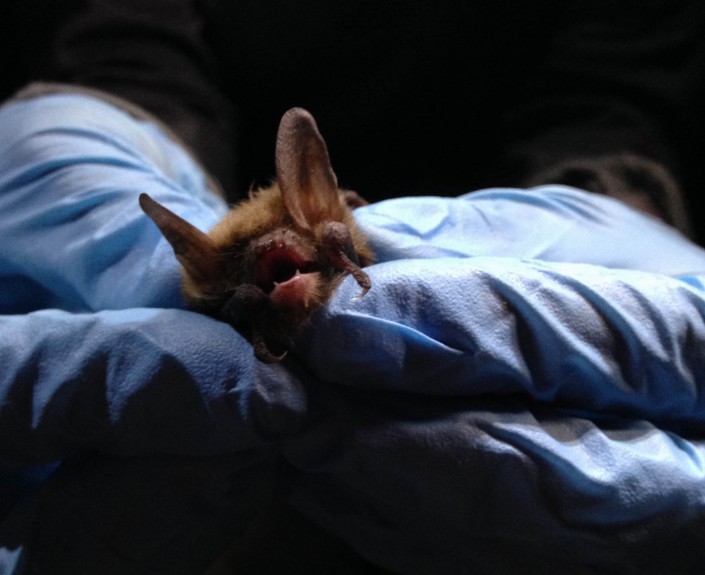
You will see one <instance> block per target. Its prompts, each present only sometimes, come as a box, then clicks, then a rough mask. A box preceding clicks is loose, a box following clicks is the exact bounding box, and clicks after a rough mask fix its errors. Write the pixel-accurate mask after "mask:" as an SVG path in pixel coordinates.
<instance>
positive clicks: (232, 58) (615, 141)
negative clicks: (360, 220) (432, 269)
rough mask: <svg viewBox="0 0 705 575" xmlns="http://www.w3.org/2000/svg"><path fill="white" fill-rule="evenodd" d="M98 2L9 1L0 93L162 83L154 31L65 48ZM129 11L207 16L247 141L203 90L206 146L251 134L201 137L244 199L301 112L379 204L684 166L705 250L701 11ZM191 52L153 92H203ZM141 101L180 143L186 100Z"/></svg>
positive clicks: (310, 5)
mask: <svg viewBox="0 0 705 575" xmlns="http://www.w3.org/2000/svg"><path fill="white" fill-rule="evenodd" d="M85 4H86V3H85V2H82V1H79V0H66V1H61V2H58V1H54V2H49V1H46V0H26V1H24V2H19V1H17V0H12V1H10V2H5V4H4V7H3V9H2V11H3V12H4V13H5V18H4V19H3V20H4V22H3V27H4V34H3V36H2V40H1V42H2V47H3V49H2V51H0V54H2V56H1V60H0V70H2V71H3V74H2V75H1V76H0V96H2V97H3V98H4V97H7V96H9V95H10V94H12V92H13V91H14V90H16V89H17V88H19V87H21V86H22V85H23V84H25V83H27V82H28V81H30V80H36V79H51V80H61V81H79V82H83V83H87V84H91V85H98V86H99V87H102V88H105V89H109V90H111V91H114V92H116V93H120V91H121V90H122V89H123V87H122V86H117V87H115V86H114V85H111V84H110V82H111V81H113V80H111V79H106V77H105V76H101V75H100V73H96V74H93V72H90V70H93V71H97V72H100V70H101V69H102V68H101V67H102V66H104V65H105V64H110V65H114V64H115V63H116V62H118V63H119V64H120V65H125V66H128V65H129V64H130V63H129V62H128V60H130V59H132V60H133V61H134V62H132V63H133V64H134V63H136V67H135V69H137V64H138V65H139V66H141V67H142V68H143V69H144V70H147V71H148V73H150V74H151V73H152V72H153V71H154V70H155V67H154V66H153V64H154V62H155V61H156V60H154V58H156V56H154V54H155V53H156V52H157V51H155V50H153V49H152V48H151V46H150V39H149V38H148V37H147V36H148V33H149V32H150V29H149V26H151V25H152V24H149V25H147V26H145V27H144V30H143V32H144V34H145V38H146V39H145V38H139V37H138V36H137V35H134V34H133V35H132V36H130V37H129V38H127V37H121V36H120V35H119V34H118V33H115V34H114V38H111V39H110V42H106V40H105V38H106V36H105V34H111V33H114V30H115V29H111V28H110V27H109V26H103V28H100V29H99V28H98V27H96V28H95V29H96V30H99V31H98V32H96V34H95V38H89V37H88V36H87V35H85V34H84V35H83V36H81V37H80V38H81V42H83V43H82V44H81V43H74V44H73V45H69V44H67V43H64V44H62V43H61V41H58V40H57V39H58V37H59V36H60V35H61V34H63V33H64V31H65V27H66V23H67V22H70V21H71V19H72V18H73V17H74V15H75V13H76V10H77V9H78V8H82V7H83V6H84V5H85ZM93 4H96V5H99V4H101V3H100V2H93ZM116 4H117V5H120V6H123V7H124V10H125V13H126V14H129V13H130V11H132V13H134V14H139V15H140V17H141V16H145V17H146V18H147V20H149V18H153V22H156V24H154V30H157V29H158V28H159V27H162V26H163V27H164V28H163V29H167V28H166V26H168V25H169V22H170V18H172V19H173V20H174V22H176V18H177V16H176V14H177V13H178V10H177V9H176V7H178V6H186V5H187V4H192V5H194V6H196V5H197V6H199V7H201V8H203V9H204V10H207V11H208V13H209V14H210V19H209V20H208V21H207V22H205V25H204V38H205V39H206V40H207V41H208V48H209V49H212V50H213V52H214V53H215V54H217V56H218V58H216V61H215V67H214V70H215V72H214V74H213V78H214V80H213V81H214V85H218V87H219V89H222V90H223V93H225V94H227V95H228V96H229V97H232V100H233V101H234V102H235V106H234V107H233V109H232V110H230V112H229V113H232V121H233V127H232V128H228V129H229V130H230V131H228V129H225V128H222V126H223V125H224V122H222V121H221V120H220V118H219V117H218V116H217V114H218V113H220V111H218V112H215V111H213V110H214V109H215V108H213V109H211V106H214V105H213V102H212V101H208V100H207V99H206V98H205V97H203V98H202V97H201V95H200V94H196V93H195V91H194V94H191V95H190V97H191V100H190V101H189V102H188V103H187V104H186V105H190V106H191V109H192V110H198V113H201V112H202V117H201V118H200V119H199V121H200V120H203V122H202V123H203V126H205V127H204V128H203V131H204V132H208V133H210V135H212V134H215V132H217V131H219V130H220V131H222V132H223V133H222V134H221V135H223V134H226V135H228V136H229V135H231V134H233V133H235V134H237V139H233V140H232V143H231V142H230V141H228V142H227V143H223V142H225V141H226V140H225V138H223V139H221V140H218V139H212V140H210V139H208V138H203V136H202V135H201V136H198V138H200V140H199V141H198V142H197V143H196V148H197V149H200V150H202V157H203V160H204V162H205V163H206V164H207V165H208V167H209V168H211V169H212V171H214V172H215V173H216V174H217V175H218V176H219V177H220V178H221V180H222V181H223V182H224V183H225V185H226V188H228V190H229V191H230V192H231V194H232V196H233V197H236V196H237V195H238V194H239V195H242V194H243V193H244V192H245V191H246V190H247V189H248V188H249V187H250V186H251V185H253V184H257V183H264V182H266V181H267V179H268V178H270V177H271V176H272V175H273V163H272V157H273V154H272V151H273V142H274V136H275V132H276V126H277V123H278V120H279V118H280V117H281V114H282V113H283V112H284V111H285V110H286V109H287V108H288V107H291V106H294V105H299V106H304V107H307V108H308V109H310V110H311V111H312V112H313V113H314V116H315V117H316V118H317V120H318V123H319V126H320V128H321V131H322V132H323V135H324V137H325V138H326V141H327V142H328V145H329V148H330V151H331V157H332V160H333V166H334V168H335V169H336V173H337V174H338V177H339V180H340V182H341V184H342V185H343V186H346V187H349V188H352V189H355V190H356V191H358V192H360V193H361V194H362V195H363V196H365V197H367V198H368V199H369V200H371V201H375V200H378V199H382V198H384V197H389V196H396V195H416V194H427V193H428V194H441V195H456V194H459V193H463V192H466V191H471V190H474V189H480V188H483V187H488V186H498V185H517V186H521V185H522V184H523V183H524V182H525V181H527V178H529V177H530V176H531V174H532V173H534V172H536V171H538V170H541V169H544V168H545V167H550V166H551V164H552V163H555V162H557V161H561V160H562V159H565V157H570V156H571V155H575V156H580V155H591V154H599V153H607V154H609V153H613V152H620V151H622V150H623V149H629V150H630V151H636V152H638V153H643V154H644V155H645V156H646V157H650V158H655V159H657V160H658V161H662V162H663V163H665V164H666V165H667V166H668V167H669V168H670V169H671V171H672V172H673V173H674V174H675V176H676V177H677V179H678V181H679V182H680V184H681V187H682V189H683V190H684V192H685V196H686V200H687V202H688V204H689V206H690V208H689V209H690V213H691V214H692V219H693V221H694V224H695V229H696V234H697V239H698V241H700V243H703V240H705V226H700V225H698V223H699V222H700V221H703V216H705V208H703V207H702V205H701V204H702V202H701V201H700V196H701V194H702V190H703V184H704V183H705V166H704V165H703V164H704V162H703V153H702V150H703V144H704V143H705V142H704V137H703V134H704V133H705V6H703V4H704V3H702V2H700V1H697V2H695V1H685V2H665V1H657V2H649V3H643V2H636V1H633V0H623V1H621V2H607V1H602V0H594V1H593V2H589V3H586V2H554V1H552V0H539V1H535V2H528V3H527V2H520V1H514V0H510V1H505V2H500V3H496V2H491V3H488V2H460V1H453V0H439V2H437V3H428V2H420V1H407V2H400V1H394V0H392V1H386V2H371V1H370V0H358V1H357V2H344V1H343V2H335V3H332V2H323V1H317V0H308V1H304V2H296V3H282V2H274V1H273V0H272V1H270V0H257V1H255V0H239V1H237V2H220V1H218V0H203V1H201V2H192V3H189V2H187V1H185V0H172V2H171V3H170V2H164V1H159V0H148V1H144V2H140V1H139V0H125V1H123V2H121V3H116ZM160 5H161V8H162V9H163V6H173V7H174V10H172V11H169V10H168V11H166V12H165V13H164V15H163V17H162V16H160V15H158V16H156V17H154V13H150V10H152V9H153V10H154V11H155V13H156V12H157V11H158V9H159V6H160ZM152 6H154V7H155V8H152ZM586 6H587V7H588V8H586ZM576 7H577V8H576ZM162 11H163V10H162ZM172 13H173V14H172ZM272 13H276V14H277V19H276V20H272V18H271V15H272ZM221 24H222V25H221ZM83 25H84V26H86V27H87V28H86V29H90V28H88V24H86V23H85V22H84V23H83ZM179 25H180V24H179ZM612 28H613V29H612ZM390 30H391V32H390ZM615 30H616V33H615ZM159 31H160V33H161V32H163V30H162V29H161V28H159ZM157 36H158V35H157V34H153V38H156V37H157ZM86 38H87V39H86ZM163 38H164V36H163V35H162V36H161V37H159V38H157V40H155V42H156V41H162V40H163ZM100 42H103V44H105V45H108V46H114V51H115V53H116V54H119V55H123V54H129V58H128V57H124V61H123V62H119V61H118V60H119V58H116V57H115V54H110V48H108V49H107V51H105V53H102V52H101V49H103V48H104V46H103V48H101V47H100V46H99V44H100ZM57 46H59V48H60V50H59V51H57ZM67 46H68V47H67ZM129 46H133V52H132V53H130V52H129ZM94 48H95V50H94ZM186 48H187V49H182V50H181V51H180V52H179V53H178V54H176V51H175V52H174V53H175V54H176V55H169V54H167V55H166V56H164V58H165V59H164V60H163V62H166V63H167V64H168V65H167V66H165V69H166V72H165V73H164V76H160V75H159V74H153V77H154V83H155V86H156V85H157V84H160V85H161V86H170V85H174V86H179V87H181V86H182V85H183V86H186V87H187V88H193V86H192V85H191V86H188V85H187V84H188V82H192V84H195V83H196V82H198V81H199V78H198V77H197V76H194V77H193V78H191V79H189V77H188V72H187V71H186V69H187V68H188V66H184V65H182V62H181V61H179V58H182V57H183V58H184V62H186V63H187V64H190V63H192V62H187V61H186V58H191V57H193V60H194V61H195V59H196V58H195V56H193V55H194V54H195V52H196V51H195V50H191V48H192V47H191V46H187V47H186ZM72 50H73V52H72ZM57 55H58V56H60V57H61V58H59V60H60V62H59V63H58V64H57ZM172 56H173V59H171V60H170V58H172ZM160 57H162V56H160ZM101 58H102V60H101ZM140 59H143V60H144V61H143V62H142V61H140V62H137V61H138V60H140ZM150 59H152V60H154V61H152V60H150ZM67 62H68V63H69V64H67ZM158 63H161V62H158ZM87 70H88V72H87ZM126 73H129V71H128V72H126ZM145 85H146V84H145ZM143 88H144V85H143V86H142V88H141V90H142V91H141V92H134V91H130V90H131V88H127V89H124V91H123V93H122V95H124V96H126V97H128V98H131V99H134V100H135V101H137V102H138V103H140V104H142V105H144V106H145V107H147V108H148V109H149V108H151V109H152V111H153V112H155V113H157V114H158V115H160V116H161V117H162V118H164V119H165V120H166V121H168V122H169V123H172V124H173V125H175V126H176V128H177V131H178V129H179V122H180V120H179V114H180V112H181V109H180V108H179V105H180V103H179V102H177V103H176V104H174V105H173V106H172V107H171V108H169V109H166V108H165V106H166V104H165V102H166V101H167V100H168V97H163V95H162V94H160V93H159V92H158V87H157V88H154V87H148V89H149V90H151V92H149V93H148V90H145V89H143ZM169 96H173V94H170V95H169ZM171 105H172V104H171V103H169V106H171ZM642 114H643V117H642V116H641V115H642ZM644 118H645V120H644ZM642 120H644V121H642ZM208 122H211V123H210V124H208ZM191 124H192V125H193V122H192V123H191ZM184 129H186V128H184ZM187 139H189V138H187Z"/></svg>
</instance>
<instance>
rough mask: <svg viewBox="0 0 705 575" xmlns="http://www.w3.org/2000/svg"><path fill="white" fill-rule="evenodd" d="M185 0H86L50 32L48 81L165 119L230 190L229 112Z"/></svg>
mask: <svg viewBox="0 0 705 575" xmlns="http://www.w3.org/2000/svg"><path fill="white" fill-rule="evenodd" d="M202 26H203V22H202V17H201V15H200V14H199V12H198V11H197V9H196V7H195V6H194V2H191V1H190V0H176V1H174V0H169V1H164V0H149V1H146V2H145V1H128V2H123V1H120V2H113V1H105V0H103V1H100V0H92V1H90V2H87V3H86V4H85V5H84V7H83V8H81V9H80V10H78V11H76V12H75V13H74V14H73V15H72V16H71V17H70V18H68V19H66V20H65V21H64V22H63V23H62V24H61V26H60V29H59V30H58V33H57V40H56V45H55V50H54V57H53V61H52V62H51V63H50V71H49V74H50V75H51V79H53V80H57V81H62V82H72V83H77V84H81V85H86V86H90V87H94V88H99V89H101V90H105V91H107V92H110V93H113V94H116V95H118V96H121V97H123V98H126V99H128V100H130V101H132V102H134V103H135V104H138V105H140V106H142V107H144V108H145V109H147V110H148V111H150V112H152V113H154V114H155V115H157V116H158V117H159V118H160V119H161V120H163V121H164V122H166V123H167V124H169V125H170V126H171V127H172V128H173V129H174V130H175V131H176V132H177V133H178V134H179V135H180V136H181V137H182V138H183V140H184V141H185V142H186V143H187V144H188V145H189V146H190V147H191V148H192V150H193V151H194V152H195V153H196V155H197V156H198V157H199V159H200V160H201V161H202V162H203V163H204V164H205V166H206V167H207V168H208V169H209V170H210V171H211V173H212V174H213V175H214V176H215V177H216V178H217V179H218V180H220V182H221V183H222V184H223V186H224V188H225V189H226V190H227V191H228V192H229V193H230V194H232V193H233V189H232V182H233V181H234V172H235V169H236V165H237V160H236V152H237V149H236V148H237V145H236V141H235V129H234V125H233V116H234V114H233V110H232V106H231V104H230V102H229V101H228V100H227V99H226V98H225V97H224V96H223V94H222V93H221V91H220V87H219V84H218V74H217V69H216V65H215V62H214V59H213V58H212V57H211V54H210V52H209V50H208V48H207V46H206V45H205V43H204V41H203V40H202V38H201V31H202Z"/></svg>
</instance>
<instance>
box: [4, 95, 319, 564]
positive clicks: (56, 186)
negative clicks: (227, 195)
mask: <svg viewBox="0 0 705 575" xmlns="http://www.w3.org/2000/svg"><path fill="white" fill-rule="evenodd" d="M0 127H1V128H2V131H3V132H4V133H5V134H6V137H5V138H3V139H2V142H0V215H1V217H0V312H2V314H3V315H2V316H0V365H2V370H1V371H0V463H2V465H3V466H4V469H0V488H1V489H0V494H2V495H4V496H6V497H7V498H8V499H7V500H5V501H2V502H1V503H2V505H0V509H1V510H2V511H3V515H4V516H5V521H4V523H3V524H2V529H0V543H2V545H1V546H2V547H3V548H4V549H3V551H2V552H0V571H2V572H7V573H10V572H20V570H21V569H29V568H30V567H32V568H36V569H39V568H40V567H41V568H43V569H44V570H43V571H42V572H47V570H48V572H52V573H60V572H62V570H68V572H72V573H74V572H77V571H81V570H83V567H85V569H87V570H89V571H90V570H91V569H92V570H97V571H96V572H103V573H109V572H119V573H125V572H130V571H132V572H138V571H139V570H140V569H143V570H146V572H150V573H155V572H159V571H160V569H161V568H162V567H164V566H165V565H168V564H174V565H176V566H178V569H184V570H185V571H186V572H190V571H189V569H190V568H191V567H193V566H194V563H192V561H195V562H196V564H200V565H201V566H202V565H203V563H204V562H206V564H207V560H208V557H209V554H208V553H209V551H208V550H209V549H210V550H212V549H213V547H212V546H213V544H214V543H215V542H216V541H220V542H221V544H222V540H221V539H219V537H218V536H217V535H218V534H220V535H221V536H222V537H226V536H227V534H228V531H227V530H224V529H222V528H219V526H222V525H224V523H223V521H224V520H225V519H224V518H226V517H227V518H228V520H227V521H226V523H227V524H228V525H229V526H230V528H231V529H235V532H237V530H241V529H242V525H244V524H245V523H246V521H247V520H248V519H249V518H250V516H251V514H252V512H253V506H254V504H255V502H256V501H257V498H256V497H254V495H255V494H256V493H257V492H259V491H262V489H261V488H260V487H258V486H263V485H264V486H266V485H267V484H268V479H267V478H268V476H269V475H271V457H267V456H266V454H267V453H269V448H268V444H269V442H270V441H272V439H276V438H277V437H278V435H279V434H292V433H293V432H294V431H295V430H297V429H298V428H299V426H300V425H301V424H302V422H303V419H302V417H303V416H304V415H305V413H306V396H305V394H304V392H303V389H302V388H301V386H300V384H299V381H298V379H297V378H296V376H295V375H293V374H292V373H291V372H290V371H287V370H285V369H284V368H283V367H282V366H264V365H260V364H256V363H255V361H254V359H253V356H252V350H251V347H250V345H249V344H248V343H247V342H246V341H245V340H244V339H243V338H242V337H241V336H240V335H239V334H238V333H236V332H235V331H234V330H233V329H232V328H230V327H229V326H227V325H225V324H223V323H220V322H217V321H215V320H212V319H210V318H207V317H204V316H201V315H198V314H194V313H192V312H189V311H186V310H184V309H183V302H182V299H181V295H180V292H179V284H180V274H179V269H178V264H177V262H176V260H175V258H174V255H173V252H172V250H171V248H170V247H169V246H168V245H167V244H166V243H165V242H164V241H163V240H162V237H161V234H160V233H159V231H158V230H157V229H156V228H155V226H154V225H153V224H152V223H151V221H150V220H149V219H148V218H146V216H144V214H143V213H142V212H141V210H140V209H139V205H138V201H137V198H138V196H139V193H140V192H143V191H146V192H149V193H150V194H152V195H154V197H156V198H159V201H161V202H164V203H165V204H166V205H169V206H170V207H171V208H172V209H174V210H175V211H180V212H181V213H182V214H183V215H184V216H185V217H187V218H189V219H190V220H191V221H193V222H194V223H196V225H199V226H200V227H202V228H203V229H207V228H208V227H209V226H210V225H212V224H213V223H215V221H217V219H219V217H220V216H221V215H222V214H223V213H225V211H226V210H227V206H226V205H225V202H224V201H223V200H221V199H219V198H217V197H216V196H215V195H214V194H213V192H212V191H211V190H209V189H208V187H207V181H206V178H205V176H204V174H203V173H202V171H201V170H200V168H199V167H198V166H197V165H196V164H195V163H194V161H193V160H192V159H191V158H190V157H189V156H188V155H187V154H186V153H185V152H184V150H183V149H182V148H181V147H180V146H179V145H178V143H176V142H174V141H172V140H170V139H169V138H168V137H166V136H165V134H164V133H163V132H162V131H161V130H160V129H159V128H158V127H156V126H155V125H153V124H152V123H150V122H148V121H144V120H139V119H136V118H134V117H131V116H130V115H129V114H127V113H125V112H124V111H121V110H119V109H117V108H115V107H114V106H111V105H108V104H106V103H104V102H102V101H100V100H96V99H94V98H91V97H85V96H81V95H76V94H73V95H71V94H56V95H47V96H45V97H41V98H35V99H30V100H27V101H20V102H13V103H10V104H7V105H6V106H4V107H3V108H2V109H1V110H0ZM280 384H281V385H280ZM280 394H283V395H281V396H280ZM86 458H87V459H86ZM135 458H137V459H135ZM145 458H149V459H145ZM192 458H197V459H192ZM224 458H225V459H224ZM57 461H63V462H64V463H63V465H62V468H61V470H60V472H56V473H54V476H53V477H52V479H51V480H50V481H49V482H48V483H46V484H45V485H44V486H43V489H42V491H41V492H40V493H38V494H37V493H36V492H35V491H33V490H35V488H36V486H37V484H38V483H41V481H42V480H43V479H45V478H46V476H47V475H49V474H51V472H52V471H53V470H54V469H55V467H56V463H55V462H57ZM255 471H256V473H255ZM252 475H255V476H256V478H255V479H254V480H251V481H248V482H244V480H243V481H241V483H243V487H242V489H241V490H240V491H241V492H242V494H243V496H244V495H245V493H247V494H248V495H247V497H245V499H243V500H242V501H240V500H236V501H235V502H234V503H233V502H230V501H229V500H228V499H227V498H226V494H228V493H229V490H230V489H235V485H236V484H237V482H238V481H240V480H238V479H237V478H238V477H241V476H242V477H245V476H247V477H251V476H252ZM179 477H181V481H179V480H178V478H179ZM175 478H176V482H174V479H175ZM253 486H254V487H253ZM255 487H256V488H255ZM218 494H221V495H220V496H219V495H218ZM32 495H34V497H33V498H32ZM38 501H42V502H43V503H42V504H41V505H40V504H39V503H38ZM160 502H161V504H160ZM170 502H171V503H173V506H172V505H170ZM177 502H180V503H181V504H179V503H177ZM140 505H142V506H143V507H142V508H140ZM37 506H38V507H37ZM244 510H249V511H247V513H245V511H244ZM230 512H232V514H234V515H232V514H231V513H230ZM6 514H7V515H6ZM199 518H200V519H199ZM30 526H31V529H30ZM167 526H168V528H167ZM194 533H196V534H198V536H197V537H195V539H196V540H197V544H196V546H195V548H196V549H197V550H198V549H200V551H201V556H198V555H199V554H198V553H197V552H196V553H192V552H193V551H194V547H193V546H189V545H188V544H187V542H188V540H189V538H188V535H193V534H194ZM199 537H200V539H199ZM179 541H181V542H182V543H183V545H182V544H181V543H179ZM64 543H65V545H64ZM199 544H200V545H201V547H199V546H198V545H199ZM28 546H29V547H28ZM28 548H31V549H32V550H33V553H32V554H31V555H30V556H29V558H28V557H26V556H25V555H26V552H27V549H28ZM79 549H80V551H78V550H79ZM57 554H58V555H59V556H60V557H58V558H57ZM68 557H70V560H69V561H68V562H64V561H63V559H67V558H68ZM187 559H188V560H187ZM160 564H161V566H160ZM175 568H177V567H175ZM133 570H136V571H133ZM63 572H66V571H63ZM173 572H176V571H173Z"/></svg>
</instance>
